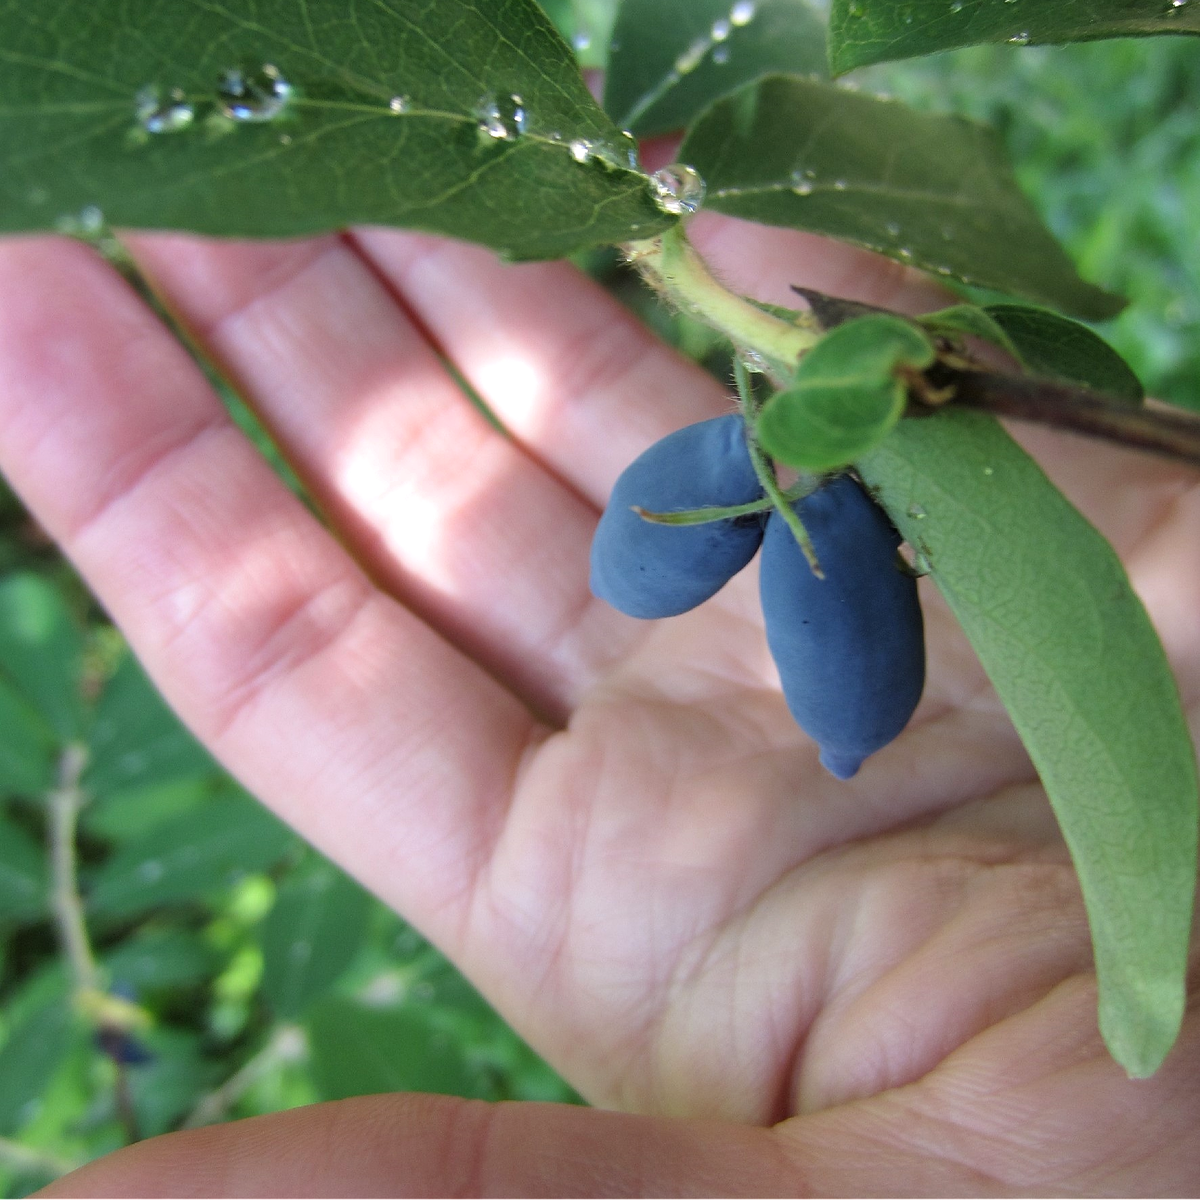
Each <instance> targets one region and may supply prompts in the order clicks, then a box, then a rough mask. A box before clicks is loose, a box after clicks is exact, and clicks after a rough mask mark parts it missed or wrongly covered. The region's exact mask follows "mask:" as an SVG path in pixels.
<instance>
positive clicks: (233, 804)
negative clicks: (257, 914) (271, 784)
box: [87, 793, 296, 917]
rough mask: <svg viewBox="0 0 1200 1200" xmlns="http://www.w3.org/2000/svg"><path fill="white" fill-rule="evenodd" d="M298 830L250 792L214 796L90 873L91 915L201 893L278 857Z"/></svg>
mask: <svg viewBox="0 0 1200 1200" xmlns="http://www.w3.org/2000/svg"><path fill="white" fill-rule="evenodd" d="M295 844H296V838H295V835H294V834H293V833H292V832H291V831H290V830H289V829H288V828H287V826H286V825H284V824H282V823H281V822H280V821H279V820H278V819H277V818H276V817H274V816H273V815H272V814H271V813H269V812H268V811H267V810H266V809H265V808H264V807H263V806H262V805H261V804H259V803H258V802H257V801H255V800H252V799H251V798H250V797H248V796H244V795H241V794H237V793H235V794H228V795H223V796H217V797H214V798H213V799H212V800H210V801H208V803H206V804H204V805H202V806H201V807H199V808H197V809H194V810H191V811H189V812H185V813H184V814H183V815H182V816H180V817H177V818H176V819H174V820H171V821H166V822H164V823H162V824H160V825H156V826H154V827H153V828H152V829H151V830H150V832H149V833H147V834H146V835H145V836H144V837H142V838H139V839H137V840H136V841H133V842H130V843H128V844H127V845H125V846H123V847H121V849H120V850H118V851H117V853H116V854H114V855H113V856H112V858H110V859H108V860H107V861H106V862H105V863H104V864H103V865H102V866H101V867H100V869H99V870H98V871H96V872H95V874H94V875H93V876H92V877H91V880H90V884H91V886H90V888H89V890H88V895H87V908H88V912H89V913H91V914H92V915H93V916H101V917H125V916H129V915H131V914H133V913H138V912H144V911H145V910H146V909H149V908H155V907H158V906H159V905H163V904H177V903H181V902H186V901H191V900H196V899H199V898H201V897H203V896H205V895H207V894H209V893H211V892H214V891H217V890H219V889H221V888H225V887H228V886H230V885H231V884H233V883H235V882H236V881H237V880H238V879H239V878H240V877H241V876H242V875H244V874H246V873H247V872H250V871H261V870H265V869H266V868H267V867H270V866H271V865H273V864H274V863H276V862H278V861H279V860H280V859H281V858H282V857H283V856H284V855H285V854H287V852H288V851H289V850H290V849H292V847H293V846H294V845H295Z"/></svg>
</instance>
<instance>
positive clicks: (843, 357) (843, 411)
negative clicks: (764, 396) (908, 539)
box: [756, 315, 934, 471]
mask: <svg viewBox="0 0 1200 1200" xmlns="http://www.w3.org/2000/svg"><path fill="white" fill-rule="evenodd" d="M933 359H934V350H933V346H932V345H931V343H930V341H929V339H928V338H927V337H926V336H925V335H924V334H923V333H922V332H921V331H920V330H919V329H917V328H916V327H915V326H913V325H911V324H910V323H909V322H908V321H905V320H902V319H901V318H899V317H891V316H883V315H878V316H865V317H858V318H856V319H854V320H852V321H848V322H846V324H844V325H839V326H838V327H837V328H836V329H834V330H832V331H831V332H829V333H827V334H826V335H825V336H824V337H823V338H822V339H821V340H820V341H819V342H818V343H817V344H816V346H814V347H813V349H812V350H810V351H809V352H808V353H807V354H806V355H805V356H804V358H803V359H801V361H800V367H799V369H798V370H797V372H796V378H795V383H794V384H793V386H792V387H791V388H789V389H788V390H787V391H785V392H780V393H779V394H778V395H776V396H773V397H772V398H771V399H770V400H769V401H768V402H767V404H766V406H765V407H764V408H763V411H762V413H761V415H760V416H759V419H758V423H757V427H756V428H757V432H758V437H759V440H760V441H761V443H762V445H763V448H764V449H765V450H766V451H767V452H768V453H769V454H771V455H773V456H774V457H775V458H777V459H779V460H780V462H783V463H786V464H787V465H788V466H791V467H796V468H797V469H799V470H802V471H830V470H833V469H834V468H835V467H841V466H845V465H846V464H847V463H851V462H853V461H854V460H855V459H856V458H858V457H859V455H861V454H865V453H867V451H869V450H870V449H872V448H873V447H874V446H876V445H878V444H879V442H880V441H882V440H883V438H885V437H886V436H887V434H888V433H889V432H890V431H891V429H892V428H893V427H894V426H895V424H896V422H897V421H899V420H900V417H901V415H902V414H903V412H904V404H905V397H906V394H907V393H906V388H905V384H904V382H903V380H902V379H901V378H900V377H899V376H898V374H897V370H898V368H899V367H901V366H907V367H910V368H912V369H914V370H918V371H921V370H924V369H925V368H926V367H928V366H929V365H930V364H931V363H932V362H933Z"/></svg>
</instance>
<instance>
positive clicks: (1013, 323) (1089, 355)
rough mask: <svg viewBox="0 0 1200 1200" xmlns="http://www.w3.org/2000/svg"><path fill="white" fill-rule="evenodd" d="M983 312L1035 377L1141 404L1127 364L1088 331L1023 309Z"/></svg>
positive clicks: (1142, 395) (1003, 306)
mask: <svg viewBox="0 0 1200 1200" xmlns="http://www.w3.org/2000/svg"><path fill="white" fill-rule="evenodd" d="M983 311H984V312H985V313H987V315H988V316H989V317H990V318H991V319H992V320H993V321H994V322H995V323H996V324H997V325H999V326H1000V328H1001V329H1003V330H1004V332H1005V334H1007V336H1008V338H1009V340H1010V341H1011V343H1012V344H1013V345H1014V346H1015V347H1016V350H1017V356H1018V357H1019V358H1020V359H1021V361H1022V362H1023V363H1024V364H1025V365H1026V366H1027V367H1028V368H1029V370H1030V371H1031V372H1032V373H1033V374H1034V375H1047V376H1049V377H1051V378H1053V379H1064V380H1066V381H1068V382H1070V383H1082V384H1083V385H1084V387H1089V388H1093V389H1095V390H1096V391H1098V392H1104V393H1106V394H1107V395H1109V396H1115V397H1116V398H1117V399H1118V400H1128V401H1129V402H1130V403H1131V404H1141V402H1142V400H1143V399H1144V398H1145V392H1144V391H1143V389H1142V384H1141V381H1140V380H1139V379H1138V377H1137V376H1136V375H1135V374H1134V373H1133V369H1132V368H1131V367H1130V366H1129V364H1128V363H1127V362H1126V361H1125V360H1124V359H1123V358H1122V357H1121V356H1120V355H1119V354H1118V353H1117V352H1116V351H1115V350H1114V349H1113V348H1112V347H1111V346H1110V345H1109V344H1108V343H1107V342H1106V341H1105V340H1104V339H1103V338H1102V337H1100V336H1099V335H1098V334H1095V333H1093V332H1092V331H1091V330H1090V329H1089V328H1088V327H1087V326H1086V325H1080V324H1079V322H1078V321H1071V320H1068V319H1067V318H1066V317H1060V316H1059V315H1058V314H1057V313H1052V312H1047V311H1046V310H1045V309H1044V308H1028V307H1026V306H1025V305H1021V304H988V305H985V306H984V309H983Z"/></svg>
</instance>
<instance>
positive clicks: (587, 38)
mask: <svg viewBox="0 0 1200 1200" xmlns="http://www.w3.org/2000/svg"><path fill="white" fill-rule="evenodd" d="M571 45H572V46H574V47H575V49H576V50H578V51H579V53H580V54H582V53H583V52H584V51H585V50H590V49H591V48H592V35H591V34H590V33H589V32H588V31H587V30H586V29H581V30H580V31H579V32H578V33H577V34H576V35H575V36H574V37H573V38H572V39H571Z"/></svg>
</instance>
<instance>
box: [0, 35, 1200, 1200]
mask: <svg viewBox="0 0 1200 1200" xmlns="http://www.w3.org/2000/svg"><path fill="white" fill-rule="evenodd" d="M852 82H854V83H856V84H857V85H858V86H861V87H863V88H867V89H871V90H877V91H885V92H889V93H891V94H893V95H896V96H899V97H901V98H903V99H905V100H908V101H910V102H911V103H914V104H916V105H918V106H922V107H933V108H937V109H942V110H950V111H958V112H964V113H968V114H970V115H973V116H976V117H980V118H982V119H985V120H988V121H990V122H992V123H993V124H994V125H996V126H997V127H998V128H999V129H1000V131H1001V132H1002V134H1003V136H1004V138H1005V139H1006V141H1007V143H1008V145H1009V147H1010V149H1011V151H1012V154H1013V157H1014V160H1015V162H1016V165H1017V169H1018V174H1019V176H1020V179H1021V181H1022V183H1023V184H1024V186H1025V187H1026V189H1027V190H1028V191H1029V193H1030V194H1031V195H1032V196H1033V197H1034V199H1035V200H1036V201H1037V203H1038V205H1039V206H1040V208H1041V210H1042V211H1043V213H1044V214H1045V215H1046V218H1047V220H1048V221H1049V223H1050V225H1051V226H1052V228H1053V229H1054V230H1055V231H1056V232H1057V233H1058V234H1059V235H1060V237H1062V238H1063V240H1064V241H1065V242H1066V244H1067V245H1068V246H1069V247H1070V249H1071V250H1072V252H1073V253H1074V255H1075V257H1076V259H1077V260H1078V262H1079V264H1080V266H1081V269H1082V271H1083V273H1084V274H1085V275H1087V276H1088V277H1089V278H1090V279H1093V280H1094V281H1096V282H1098V283H1100V284H1103V285H1104V286H1106V287H1108V288H1110V289H1113V290H1116V291H1120V292H1123V293H1124V294H1125V295H1126V296H1128V297H1129V298H1130V300H1131V302H1132V303H1131V305H1130V308H1129V310H1128V311H1127V312H1126V313H1125V314H1123V315H1122V316H1121V317H1120V318H1118V319H1117V320H1116V321H1114V322H1110V323H1109V324H1108V325H1107V326H1105V327H1103V328H1102V329H1101V332H1102V333H1104V334H1105V336H1107V337H1108V338H1109V339H1110V340H1111V341H1112V342H1113V343H1114V345H1116V346H1117V348H1118V349H1119V350H1120V351H1121V352H1122V353H1123V354H1125V355H1126V357H1127V358H1128V359H1129V360H1130V362H1131V363H1132V364H1133V366H1134V367H1135V369H1136V370H1137V371H1138V372H1139V374H1140V375H1141V376H1142V378H1143V380H1144V382H1145V383H1146V385H1147V388H1148V390H1149V391H1150V393H1151V394H1153V395H1157V396H1160V397H1162V398H1164V399H1168V400H1171V401H1173V402H1175V403H1177V404H1182V405H1186V406H1189V407H1193V408H1200V337H1198V336H1197V334H1198V333H1200V328H1198V327H1200V253H1198V251H1200V220H1197V214H1198V213H1200V152H1198V151H1200V122H1197V120H1196V113H1197V111H1198V110H1200V47H1197V45H1196V43H1195V42H1193V41H1191V40H1187V39H1161V40H1155V41H1151V40H1147V41H1136V42H1135V41H1128V42H1109V43H1096V44H1091V45H1085V46H1076V47H1068V48H1062V49H1023V50H1022V49H1016V48H1011V47H987V48H981V49H975V50H968V51H962V52H958V53H955V54H951V55H944V56H940V57H937V58H933V59H927V60H922V61H918V62H910V63H901V64H894V65H889V66H886V67H882V68H872V69H871V70H870V71H865V72H860V73H858V75H857V76H855V77H853V78H852ZM594 268H595V270H596V272H597V274H598V275H600V276H601V277H602V278H604V279H605V280H606V281H607V282H609V283H610V284H611V286H612V287H613V288H614V289H616V290H617V291H619V292H620V293H621V294H623V295H625V296H629V295H631V294H632V292H633V291H634V290H635V289H633V288H632V287H631V283H630V278H629V276H628V275H626V274H623V273H622V272H621V271H620V270H618V269H617V268H616V267H615V266H614V265H613V259H612V257H611V256H607V257H606V256H604V255H597V256H595V259H594ZM638 307H639V310H640V311H642V312H643V313H644V315H646V316H647V318H648V319H649V320H651V321H652V322H653V323H654V324H655V326H656V327H657V328H659V329H660V330H662V332H663V333H664V334H665V335H666V336H668V337H671V338H673V339H674V340H675V341H676V342H677V343H678V344H680V345H681V346H682V347H683V348H684V349H685V350H686V351H687V352H689V353H692V354H693V355H695V356H696V357H697V358H702V359H703V358H705V357H706V356H709V355H712V354H713V351H714V349H715V347H714V344H713V342H712V341H711V339H710V338H709V337H708V335H707V334H706V333H705V332H704V331H702V330H699V329H697V328H696V327H695V326H692V325H689V324H688V323H686V322H681V321H679V320H677V319H676V318H673V317H671V316H670V315H669V314H666V313H665V312H662V311H657V312H656V311H653V310H652V309H651V307H650V304H649V302H648V301H646V300H645V299H644V294H643V299H642V300H641V301H639V303H638ZM717 357H719V356H714V360H715V358H717ZM78 747H84V748H86V752H87V755H86V764H87V765H86V767H85V768H84V769H83V771H82V773H81V774H78V772H74V773H73V772H72V765H73V764H74V765H75V766H78V765H79V763H80V762H82V759H80V758H78V757H77V756H75V753H74V750H73V748H78ZM64 771H65V772H66V776H65V777H64V775H63V772H64ZM76 774H78V778H75V775H76ZM64 782H65V783H67V784H73V783H77V784H78V795H77V798H78V800H79V802H80V803H79V809H78V823H77V828H75V829H72V828H71V825H72V817H73V814H74V808H75V806H74V804H73V802H72V795H73V793H72V792H71V791H70V790H69V789H68V790H65V791H64V790H63V789H62V788H61V787H60V785H61V784H62V783H64ZM52 827H53V829H54V830H57V836H56V838H55V837H52V836H51V832H52ZM51 842H56V843H57V850H58V851H59V853H60V855H61V854H62V852H64V851H67V850H71V849H73V850H74V852H75V855H76V858H77V864H76V865H77V870H76V871H75V879H76V882H77V885H78V892H79V894H80V895H81V897H82V901H83V918H84V921H85V923H86V929H87V934H88V937H89V939H90V942H91V945H92V947H93V948H94V952H95V956H96V960H97V975H96V981H97V982H98V984H99V985H100V989H99V992H98V993H97V995H96V996H93V998H92V999H93V1003H92V1007H91V1008H90V1009H89V1012H90V1013H91V1016H90V1018H84V1017H80V1016H78V1015H72V1013H73V1010H72V1007H71V1006H70V1005H69V1004H68V997H69V995H70V992H71V990H72V987H73V985H74V982H75V981H76V980H77V977H78V972H79V970H80V969H82V968H81V964H80V963H79V962H78V961H77V962H76V963H75V964H74V968H73V967H72V964H71V963H69V962H68V961H66V960H65V958H64V956H63V954H62V953H61V952H60V949H59V939H58V934H57V931H56V923H55V920H54V917H53V915H52V914H53V909H52V889H51V887H50V879H51V861H50V860H51V855H50V851H49V849H48V847H49V845H50V844H51ZM60 863H61V860H60ZM60 876H61V877H64V878H65V876H62V873H61V871H60ZM63 898H64V897H63V895H62V889H61V888H60V889H59V896H58V899H59V901H60V903H61V902H62V900H63ZM82 966H83V967H86V964H82ZM105 997H107V999H105ZM101 1028H103V1029H105V1030H107V1032H106V1033H105V1034H104V1036H103V1037H102V1038H98V1030H99V1029H101ZM101 1043H103V1044H101ZM122 1058H125V1059H138V1060H144V1061H135V1062H121V1061H118V1060H119V1059H122ZM405 1089H410V1090H426V1091H444V1092H452V1093H456V1094H461V1095H468V1096H478V1097H483V1098H487V1099H501V1098H519V1099H537V1100H561V1101H568V1102H570V1101H577V1097H575V1096H574V1094H573V1093H572V1092H571V1090H570V1088H568V1087H567V1086H566V1085H565V1084H564V1083H563V1082H562V1081H561V1080H559V1079H558V1078H557V1077H556V1076H555V1074H554V1073H553V1072H552V1071H551V1070H550V1069H549V1068H548V1067H547V1066H546V1065H545V1064H544V1063H542V1062H541V1061H540V1060H539V1059H538V1058H537V1056H536V1055H534V1054H533V1053H532V1052H531V1051H530V1050H529V1049H528V1048H527V1047H526V1046H525V1045H523V1043H522V1042H521V1041H520V1040H519V1039H518V1038H517V1037H516V1036H515V1035H514V1034H513V1033H511V1032H510V1031H509V1030H508V1029H507V1028H506V1026H505V1025H504V1024H503V1022H501V1021H500V1020H499V1018H497V1017H496V1016H495V1015H494V1014H493V1013H492V1012H491V1010H490V1009H489V1008H488V1006H487V1005H486V1004H485V1003H484V1002H483V1001H482V1000H481V999H480V998H479V996H478V995H477V994H476V993H475V992H474V991H473V989H472V988H471V987H470V986H469V985H468V984H467V983H466V982H465V981H464V980H463V979H462V978H461V977H460V976H459V975H458V974H457V973H456V972H455V970H454V969H453V968H452V967H451V966H450V965H449V964H448V963H447V962H446V961H445V960H444V959H443V958H442V957H441V956H440V955H439V954H438V953H437V952H436V951H435V950H433V949H432V948H431V947H430V946H429V945H428V944H427V943H426V942H425V941H424V940H423V939H422V938H421V937H420V936H419V935H418V934H417V933H416V932H415V931H414V930H413V929H411V928H410V927H408V926H407V925H406V924H405V922H404V921H403V920H401V919H400V918H399V917H398V916H396V915H395V914H393V913H391V912H389V911H388V910H386V909H384V908H383V907H382V906H381V905H379V904H378V903H377V902H376V901H374V900H373V899H371V898H370V897H368V896H367V895H366V894H365V893H364V892H363V891H362V890H361V889H360V888H359V887H358V886H357V885H356V884H354V883H352V882H351V881H350V880H348V879H347V878H346V877H345V876H344V875H343V874H342V873H341V872H339V871H338V870H337V869H335V868H334V867H332V866H331V865H330V864H329V863H327V862H326V861H325V860H324V859H322V858H321V857H320V856H319V855H317V854H316V853H315V852H313V851H312V850H311V849H309V848H307V847H306V846H305V845H304V844H303V843H302V842H301V841H300V840H299V839H298V838H296V837H295V836H294V835H292V834H291V833H290V832H289V831H288V830H286V829H285V828H284V827H283V826H281V825H280V824H279V823H278V822H277V821H276V820H275V819H274V818H273V817H271V816H269V815H268V814H267V813H266V812H265V811H264V810H263V809H262V808H261V807H260V806H259V805H258V804H257V803H256V802H255V801H254V800H253V799H252V798H251V797H249V796H247V795H246V794H245V793H244V792H243V791H242V790H241V789H240V788H239V787H238V786H237V785H236V784H235V783H233V782H232V781H231V780H230V779H229V778H228V777H227V776H226V775H224V774H223V772H222V771H221V770H220V769H219V768H218V767H217V766H216V764H215V763H213V762H212V761H211V760H210V759H209V758H208V756H207V755H206V754H205V753H204V751H203V750H202V749H201V748H200V747H199V746H198V745H197V744H196V743H195V742H194V741H193V740H192V739H191V737H190V736H189V735H188V734H187V733H186V731H185V730H184V729H183V728H182V727H181V726H180V725H179V723H178V722H177V721H176V720H175V719H174V717H173V716H172V715H171V713H170V712H169V710H168V709H167V708H166V707H165V706H164V704H163V703H162V701H161V700H160V699H159V698H158V696H157V694H156V693H155V691H154V689H153V688H152V687H151V685H150V684H149V682H148V681H147V680H146V678H145V676H144V675H143V674H142V672H141V671H140V669H139V667H138V666H137V664H136V662H135V661H134V660H133V659H132V658H131V656H130V655H129V653H128V651H127V650H126V648H125V646H124V643H123V641H122V639H121V637H120V635H119V634H118V633H117V632H116V631H115V630H114V629H113V628H112V626H111V625H110V624H109V623H108V621H107V619H106V617H105V614H104V612H103V611H101V609H100V608H99V607H98V606H97V605H96V603H95V602H94V601H93V600H92V599H91V598H90V596H89V595H88V593H87V591H86V589H85V588H84V587H83V586H82V585H81V584H80V582H79V580H78V579H77V578H76V577H75V575H74V574H73V572H72V571H71V569H70V567H69V566H68V565H67V564H66V563H65V562H64V561H63V560H62V559H61V557H60V556H59V555H58V554H57V553H56V551H55V550H54V548H53V546H51V545H50V544H48V542H47V540H46V539H45V537H44V536H43V534H42V533H41V531H40V530H39V529H38V527H37V525H36V524H35V523H34V522H33V521H32V520H31V519H30V518H29V517H28V515H27V514H26V513H25V512H24V511H23V510H22V508H21V506H20V504H19V503H18V502H17V500H16V499H15V498H14V497H13V496H12V494H11V492H9V491H8V489H7V488H6V487H4V486H3V484H2V483H0V1191H3V1193H4V1194H5V1195H22V1194H25V1193H26V1192H28V1191H29V1190H32V1189H33V1188H35V1187H37V1186H39V1185H40V1184H42V1183H44V1182H46V1181H47V1180H48V1179H49V1178H51V1177H52V1176H53V1175H54V1174H56V1173H58V1172H59V1171H62V1170H65V1169H67V1168H69V1167H70V1166H73V1165H76V1164H79V1163H81V1162H83V1161H85V1160H87V1159H89V1158H92V1157H94V1156H96V1155H99V1154H103V1153H105V1152H106V1151H109V1150H112V1149H114V1148H115V1147H117V1146H120V1145H122V1144H124V1143H126V1142H128V1141H130V1140H132V1139H134V1138H139V1137H146V1136H150V1135H153V1134H156V1133H161V1132H163V1131H165V1130H170V1129H175V1128H179V1127H180V1126H181V1125H184V1124H187V1123H196V1122H203V1121H214V1120H224V1119H229V1118H235V1117H242V1116H248V1115H252V1114H256V1113H263V1112H270V1111H274V1110H277V1109H280V1108H284V1107H288V1106H291V1105H297V1104H303V1103H307V1102H310V1101H314V1100H318V1099H326V1098H336V1097H341V1096H347V1095H354V1094H361V1093H365V1092H375V1091H386V1090H405Z"/></svg>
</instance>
